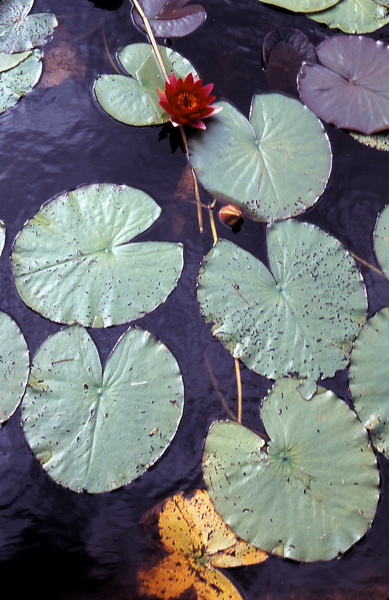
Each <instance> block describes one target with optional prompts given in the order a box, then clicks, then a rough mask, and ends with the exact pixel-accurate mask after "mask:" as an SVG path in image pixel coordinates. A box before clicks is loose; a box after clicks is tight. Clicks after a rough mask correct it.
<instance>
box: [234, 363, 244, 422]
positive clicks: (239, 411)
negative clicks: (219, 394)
mask: <svg viewBox="0 0 389 600" xmlns="http://www.w3.org/2000/svg"><path fill="white" fill-rule="evenodd" d="M234 360H235V373H236V385H237V388H238V423H239V425H242V381H241V378H240V368H239V359H238V358H235V359H234Z"/></svg>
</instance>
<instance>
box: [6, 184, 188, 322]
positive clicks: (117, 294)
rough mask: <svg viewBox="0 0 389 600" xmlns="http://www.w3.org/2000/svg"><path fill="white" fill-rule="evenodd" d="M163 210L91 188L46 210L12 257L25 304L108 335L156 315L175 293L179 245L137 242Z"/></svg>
mask: <svg viewBox="0 0 389 600" xmlns="http://www.w3.org/2000/svg"><path fill="white" fill-rule="evenodd" d="M160 213H161V209H160V207H159V206H158V205H157V204H156V203H155V202H154V200H152V198H150V196H148V195H147V194H145V193H144V192H142V191H140V190H136V189H134V188H131V187H128V186H125V185H115V184H91V185H86V186H84V187H81V188H78V189H76V190H73V191H71V192H66V193H65V194H61V195H60V196H57V198H55V199H54V200H52V201H50V202H48V203H47V204H44V205H43V207H42V208H41V209H40V210H39V211H38V212H37V214H36V215H35V216H34V217H33V218H32V219H30V221H28V222H27V223H26V225H25V226H24V228H23V229H22V231H21V233H20V234H19V236H18V237H17V238H16V241H15V243H14V248H13V252H12V256H11V260H12V268H13V274H14V277H15V282H16V288H17V291H18V293H19V294H20V297H21V298H22V300H23V301H24V302H25V303H26V304H27V306H29V307H30V308H32V309H33V310H36V311H37V312H39V313H41V314H42V315H43V316H44V317H46V318H48V319H51V320H52V321H56V322H58V323H67V324H69V325H70V324H72V323H80V324H82V325H85V326H89V327H107V326H108V325H117V324H119V323H126V322H128V321H132V320H134V319H138V318H139V317H141V316H143V315H144V314H145V313H147V312H150V311H152V310H154V309H155V308H156V307H157V306H159V305H160V304H161V303H162V302H164V301H165V300H166V298H167V296H168V295H169V294H170V293H171V292H172V290H173V289H174V287H175V286H176V283H177V280H178V278H179V277H180V274H181V270H182V267H183V249H182V245H181V244H177V243H169V242H134V243H131V244H130V243H129V242H130V241H131V240H133V238H135V237H136V236H137V235H139V234H140V233H142V232H143V231H146V230H147V229H148V228H149V227H150V226H151V225H152V223H154V221H155V220H156V219H157V218H158V217H159V215H160Z"/></svg>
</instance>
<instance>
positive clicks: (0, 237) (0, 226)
mask: <svg viewBox="0 0 389 600" xmlns="http://www.w3.org/2000/svg"><path fill="white" fill-rule="evenodd" d="M5 233H6V228H5V223H4V221H1V220H0V254H1V253H2V251H3V248H4V244H5Z"/></svg>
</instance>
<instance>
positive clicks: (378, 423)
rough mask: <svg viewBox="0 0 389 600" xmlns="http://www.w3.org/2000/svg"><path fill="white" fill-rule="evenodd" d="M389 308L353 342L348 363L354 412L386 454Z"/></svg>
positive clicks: (388, 437) (388, 432)
mask: <svg viewBox="0 0 389 600" xmlns="http://www.w3.org/2000/svg"><path fill="white" fill-rule="evenodd" d="M388 339H389V308H384V309H382V310H380V311H379V312H378V313H376V314H375V315H374V317H372V318H371V319H369V321H368V322H367V323H366V325H365V326H364V327H363V328H362V330H361V332H360V334H359V336H358V337H357V339H356V340H355V344H354V348H353V351H352V353H351V361H350V378H349V385H350V391H351V394H352V396H353V400H354V406H355V410H356V411H357V413H358V416H359V418H360V419H361V421H362V423H363V424H364V425H365V427H366V428H367V429H368V430H369V431H370V435H371V439H372V442H373V444H374V446H375V447H376V448H377V450H379V452H382V453H383V454H385V455H386V456H387V455H388V453H389V383H388V379H387V376H386V373H387V370H388V352H389V344H388Z"/></svg>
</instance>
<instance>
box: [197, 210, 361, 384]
mask: <svg viewBox="0 0 389 600" xmlns="http://www.w3.org/2000/svg"><path fill="white" fill-rule="evenodd" d="M268 253H269V261H270V269H271V271H269V270H268V269H267V267H266V266H265V265H264V264H263V263H262V262H260V261H259V260H257V259H256V258H255V257H254V256H252V255H251V254H249V253H248V252H246V251H245V250H243V249H242V248H240V247H238V246H236V245H235V244H233V243H232V242H229V241H227V240H223V239H219V240H218V242H217V243H216V245H215V246H214V247H213V248H212V249H211V251H210V252H209V253H208V255H207V256H206V257H205V259H204V261H203V264H202V266H201V268H200V274H199V278H198V290H197V295H198V301H199V303H200V308H201V311H202V314H203V316H204V318H205V319H206V321H207V322H209V323H212V333H213V334H214V336H216V337H217V338H218V339H219V340H220V341H221V342H222V344H223V345H224V346H225V347H226V348H227V349H228V350H229V351H230V352H231V354H232V356H233V357H234V358H238V359H240V360H241V361H242V362H243V363H244V364H245V365H246V367H248V368H249V369H251V370H253V371H255V372H256V373H260V374H261V375H265V376H266V377H268V378H271V379H279V378H281V377H283V376H285V375H289V374H294V373H296V374H298V376H299V377H301V378H307V379H308V380H309V382H310V387H311V389H312V393H313V391H314V386H313V385H312V384H313V383H314V382H315V381H316V379H318V378H319V377H331V376H333V375H334V373H335V372H336V371H337V370H338V369H342V368H345V367H346V366H347V364H348V354H349V351H350V350H351V344H352V340H353V339H354V338H355V337H356V336H357V334H358V332H359V330H360V328H361V327H362V325H363V324H364V322H365V320H366V308H367V307H366V293H365V288H364V285H363V282H362V278H361V276H360V274H359V272H358V269H357V267H356V264H355V262H354V260H353V259H352V258H351V256H350V255H349V254H348V252H347V251H346V250H345V249H344V247H343V246H342V245H341V244H340V243H339V242H338V241H337V240H336V239H335V238H333V237H332V236H330V235H328V234H327V233H325V232H324V231H322V230H320V229H319V228H318V227H316V226H314V225H310V224H308V223H302V222H298V221H293V220H290V221H280V222H277V223H273V224H272V225H270V227H269V229H268Z"/></svg>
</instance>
